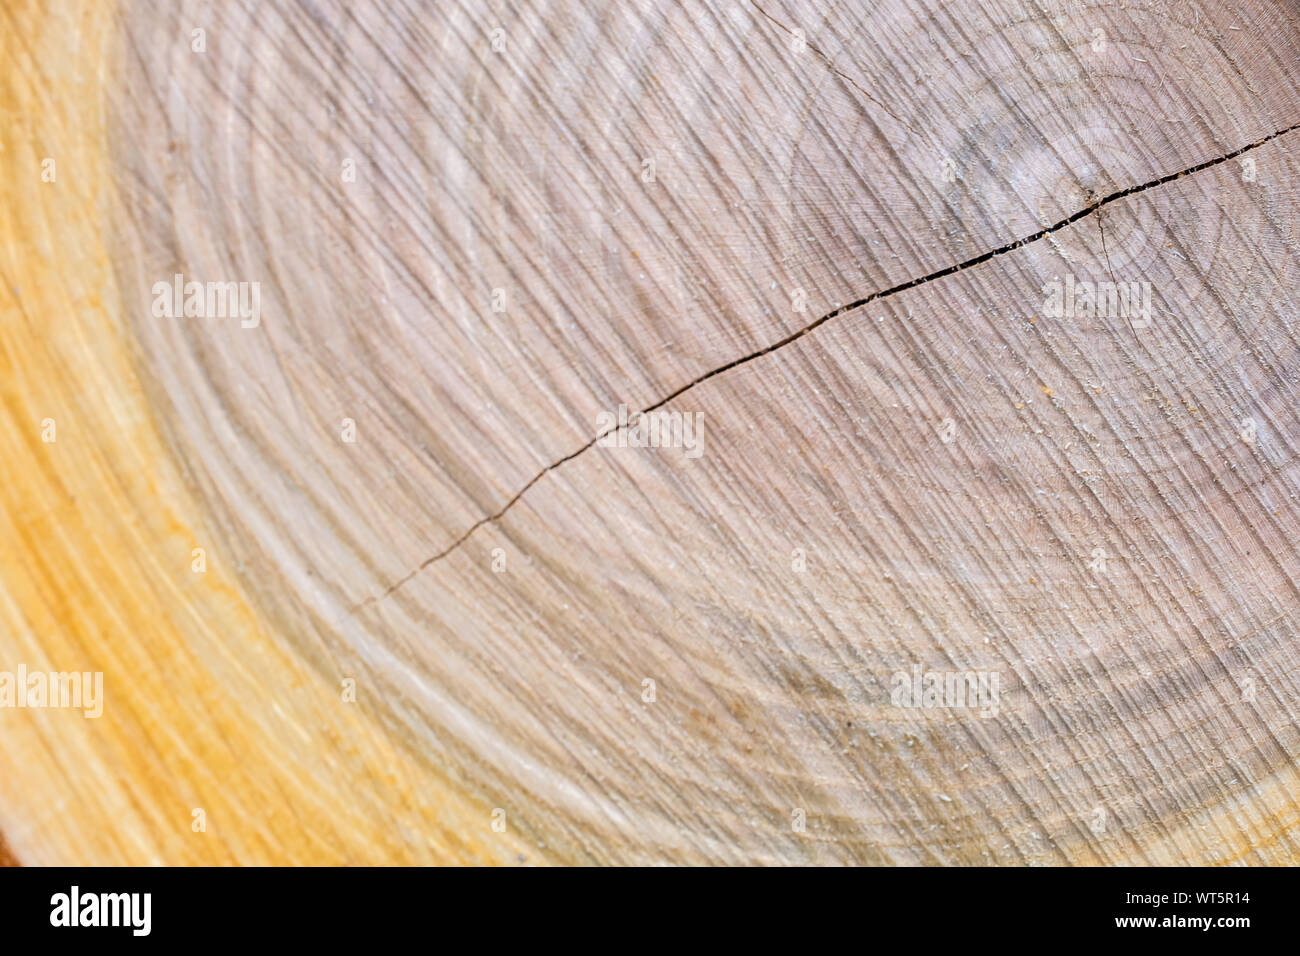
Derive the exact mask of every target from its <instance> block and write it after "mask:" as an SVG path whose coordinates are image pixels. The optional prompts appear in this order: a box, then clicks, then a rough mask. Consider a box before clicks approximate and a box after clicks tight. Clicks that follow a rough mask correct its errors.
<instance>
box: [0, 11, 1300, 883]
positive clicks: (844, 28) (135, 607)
mask: <svg viewBox="0 0 1300 956" xmlns="http://www.w3.org/2000/svg"><path fill="white" fill-rule="evenodd" d="M827 6H828V5H825V4H813V3H803V2H779V0H763V2H760V3H757V4H756V3H750V2H744V3H725V4H724V3H712V2H688V3H683V4H660V3H652V2H648V0H647V2H636V3H628V4H617V5H614V6H613V7H612V8H606V7H605V5H600V4H594V3H590V2H582V0H548V2H540V0H537V2H523V3H509V4H505V3H494V2H491V0H474V2H471V0H462V2H450V3H442V2H439V3H415V2H410V3H400V4H372V3H360V4H356V3H342V2H337V3H336V2H324V3H298V2H291V0H282V2H276V3H262V2H253V0H231V2H227V3H221V4H210V3H203V2H191V0H183V2H176V3H168V4H153V3H137V2H131V0H123V2H120V3H117V4H115V5H101V4H95V3H90V2H82V3H78V2H73V0H59V2H58V3H55V4H53V5H52V9H47V8H44V7H42V8H38V7H37V6H36V5H35V4H28V3H22V2H20V3H17V4H14V5H12V6H11V8H10V9H8V10H7V11H6V12H5V13H4V14H3V17H4V22H5V30H4V33H3V37H4V38H3V39H2V40H0V44H2V46H0V57H2V58H3V61H4V80H3V83H4V86H3V98H2V99H0V103H2V104H3V110H4V117H5V122H4V126H3V139H0V145H2V146H3V150H0V162H3V164H4V168H5V173H6V174H5V177H4V180H3V186H0V215H3V217H4V224H3V236H4V258H3V262H2V263H0V272H2V273H3V279H4V282H3V283H0V286H2V287H0V310H2V311H0V314H2V315H3V317H4V319H3V326H2V328H0V336H3V339H2V341H0V345H2V346H3V348H2V349H0V362H3V363H4V366H5V368H4V375H3V378H2V379H0V380H2V381H3V382H4V383H5V387H4V392H3V417H2V418H0V441H3V442H4V447H3V449H2V451H3V454H4V456H5V460H6V462H7V463H10V464H8V465H7V476H9V477H10V480H9V481H8V482H6V483H4V487H3V489H0V495H2V496H3V497H2V498H0V514H3V516H4V524H3V527H4V532H3V535H4V541H5V547H4V549H3V558H2V560H3V565H0V589H2V590H0V594H3V597H4V600H3V601H2V602H0V615H2V616H3V618H2V619H3V622H4V630H3V633H0V641H3V643H0V670H3V669H4V668H5V667H6V666H8V664H7V662H10V661H13V662H18V661H22V662H28V663H29V665H30V666H32V667H37V666H40V667H45V668H49V669H74V668H75V669H78V670H100V671H103V672H104V674H105V685H106V688H107V691H106V693H107V699H106V704H105V712H104V716H103V717H102V718H101V719H99V720H84V719H83V718H82V717H81V716H80V715H74V714H69V713H65V712H60V711H55V710H50V711H43V712H31V711H18V710H0V725H2V726H3V730H4V733H3V734H0V831H3V832H4V834H5V837H6V839H7V841H8V843H9V846H10V847H11V848H12V850H13V853H14V855H15V856H16V857H17V859H18V860H19V861H21V862H24V863H28V862H30V863H50V862H108V863H140V862H174V863H188V862H220V863H251V862H275V863H307V862H450V861H455V862H472V863H492V862H519V861H521V860H522V861H527V862H556V863H583V862H594V863H651V862H675V863H804V862H816V863H870V864H897V863H904V864H988V863H1000V864H1025V863H1034V864H1039V863H1058V864H1059V863H1072V864H1099V863H1138V864H1146V863H1267V864H1276V863H1294V862H1296V860H1297V855H1298V849H1300V830H1298V829H1297V826H1298V817H1300V809H1298V806H1297V802H1296V799H1295V796H1294V794H1295V793H1297V792H1298V784H1300V779H1298V778H1300V774H1297V769H1296V757H1297V755H1298V754H1300V732H1298V731H1297V726H1296V709H1297V706H1300V699H1298V696H1297V693H1298V691H1300V670H1298V668H1297V654H1296V636H1297V630H1298V628H1300V600H1298V597H1300V593H1298V591H1297V581H1296V576H1295V575H1296V571H1295V569H1296V567H1297V561H1296V558H1297V546H1296V541H1297V540H1298V536H1300V515H1298V514H1297V510H1296V507H1295V500H1296V490H1297V489H1296V483H1297V479H1298V478H1300V474H1298V473H1297V467H1296V455H1295V440H1294V439H1295V436H1296V435H1297V434H1300V422H1298V421H1297V415H1296V401H1295V398H1296V376H1297V373H1298V372H1300V354H1297V338H1296V323H1297V319H1296V315H1297V304H1298V300H1297V294H1296V291H1295V290H1296V281H1295V280H1296V273H1297V269H1298V267H1300V257H1298V256H1297V248H1296V238H1295V236H1294V229H1295V223H1296V222H1297V221H1300V178H1298V177H1297V172H1298V170H1297V160H1296V157H1295V151H1294V147H1295V144H1296V143H1297V142H1300V131H1296V128H1297V125H1298V124H1300V86H1298V85H1297V78H1298V77H1300V66H1298V65H1297V59H1296V56H1295V52H1294V51H1295V50H1296V49H1297V45H1298V41H1300V19H1298V18H1297V10H1296V7H1295V6H1294V5H1293V4H1292V3H1290V2H1273V0H1254V2H1249V3H1243V4H1238V5H1233V6H1228V5H1225V4H1218V3H1212V2H1209V0H1206V2H1196V0H1189V2H1176V3H1157V4H1150V5H1146V6H1134V7H1120V6H1116V5H1108V4H1094V3H1073V2H1071V3H1063V2H1038V3H1035V2H1013V0H996V2H994V0H983V2H972V3H962V4H940V3H937V2H922V3H916V2H906V3H905V2H901V0H886V2H863V3H841V4H835V5H831V9H830V10H829V11H828V10H826V9H825V7H827ZM197 29H202V30H203V31H204V32H203V43H202V47H203V48H202V50H196V49H195V38H194V34H193V33H192V31H194V30H197ZM74 53H75V55H74ZM46 157H53V158H55V159H56V160H57V163H58V178H57V180H56V181H55V182H50V183H47V182H42V179H41V171H42V166H41V161H42V159H44V158H46ZM353 171H354V172H355V175H354V176H353V175H352V172H353ZM176 274H181V275H183V276H185V278H186V280H190V279H193V280H197V281H200V282H257V283H259V287H260V293H261V299H260V304H261V314H260V322H259V323H258V324H257V325H256V327H252V328H245V327H242V326H241V322H240V320H239V318H238V317H233V318H232V317H230V316H224V317H215V318H212V317H209V318H195V317H191V318H185V317H183V316H182V317H178V318H172V317H166V316H159V315H158V314H156V311H155V310H154V309H153V308H152V303H153V300H154V299H155V292H154V286H155V283H158V282H160V281H162V282H170V281H171V280H172V277H173V276H174V275H176ZM1065 276H1070V277H1072V278H1073V279H1078V280H1080V281H1090V282H1105V281H1110V282H1116V283H1118V282H1126V283H1127V282H1135V283H1139V284H1141V283H1147V284H1149V289H1150V292H1151V300H1152V303H1153V307H1154V308H1153V320H1152V322H1151V323H1150V324H1149V325H1148V326H1146V327H1141V326H1140V325H1136V326H1135V324H1134V323H1133V322H1131V321H1130V319H1129V318H1127V317H1123V316H1118V315H1102V316H1083V317H1070V316H1058V317H1053V316H1052V315H1051V314H1049V311H1050V310H1049V309H1047V308H1046V300H1045V294H1044V290H1045V288H1048V287H1049V286H1048V284H1049V283H1050V282H1052V281H1053V280H1056V279H1061V278H1062V277H1065ZM620 405H624V406H627V407H628V408H629V409H631V410H632V412H633V413H635V412H637V411H639V410H648V409H654V410H658V411H664V412H675V413H682V414H684V415H696V414H698V415H700V416H701V421H702V423H703V424H702V428H703V432H702V446H701V450H702V454H701V455H700V456H699V457H688V456H687V455H686V454H684V450H683V449H680V448H659V449H648V448H635V447H617V446H615V447H610V446H609V445H608V444H607V443H604V442H599V441H597V438H598V436H599V435H600V434H601V431H602V427H603V426H602V425H601V424H600V422H601V421H602V419H601V417H600V416H601V415H602V414H606V413H611V412H615V411H616V410H617V408H618V407H619V406H620ZM46 418H52V419H54V420H55V421H56V422H57V424H58V439H57V441H56V442H53V443H46V442H43V441H42V440H41V433H42V422H43V420H44V419H46ZM344 419H348V420H350V421H351V422H353V423H354V425H355V435H356V440H355V441H350V440H347V436H346V435H345V432H344V426H343V420H344ZM626 434H627V431H626V429H616V430H615V432H614V433H613V437H614V438H617V437H618V436H619V435H624V436H626ZM10 472H11V474H9V473H10ZM194 548H203V549H204V551H205V554H206V558H207V567H206V570H205V571H204V572H203V573H202V574H195V573H194V572H193V571H192V569H191V560H192V558H191V555H192V550H193V549H194ZM1099 554H1100V558H1099V557H1098V555H1099ZM914 666H915V667H919V668H920V669H922V670H931V671H941V672H946V671H953V672H980V673H985V674H996V675H998V677H999V678H1000V682H1001V700H1000V703H999V707H998V713H997V714H996V715H988V716H980V715H979V714H977V713H974V712H973V711H971V710H970V709H965V708H961V707H942V708H934V709H914V708H908V707H900V706H898V705H897V703H896V702H895V701H893V700H891V686H892V684H893V681H894V675H896V674H898V673H900V672H901V673H911V671H912V668H913V667H914ZM348 679H351V680H355V681H356V686H357V698H356V701H355V702H350V701H347V700H344V699H342V696H341V694H340V686H341V684H342V683H343V682H344V681H345V680H348ZM647 681H652V682H653V686H654V695H653V700H649V699H647V692H646V688H647V684H646V682H647ZM199 807H202V808H205V809H206V812H207V817H208V820H209V825H208V828H207V830H206V832H201V833H200V832H194V831H193V830H192V829H191V826H190V823H191V812H192V810H193V809H194V808H199ZM494 810H503V811H504V813H505V819H506V820H507V821H508V822H507V826H506V827H505V830H504V832H499V828H498V829H494V828H493V826H492V823H493V811H494ZM795 821H800V822H802V823H804V824H805V825H803V826H799V825H796V823H795Z"/></svg>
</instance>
